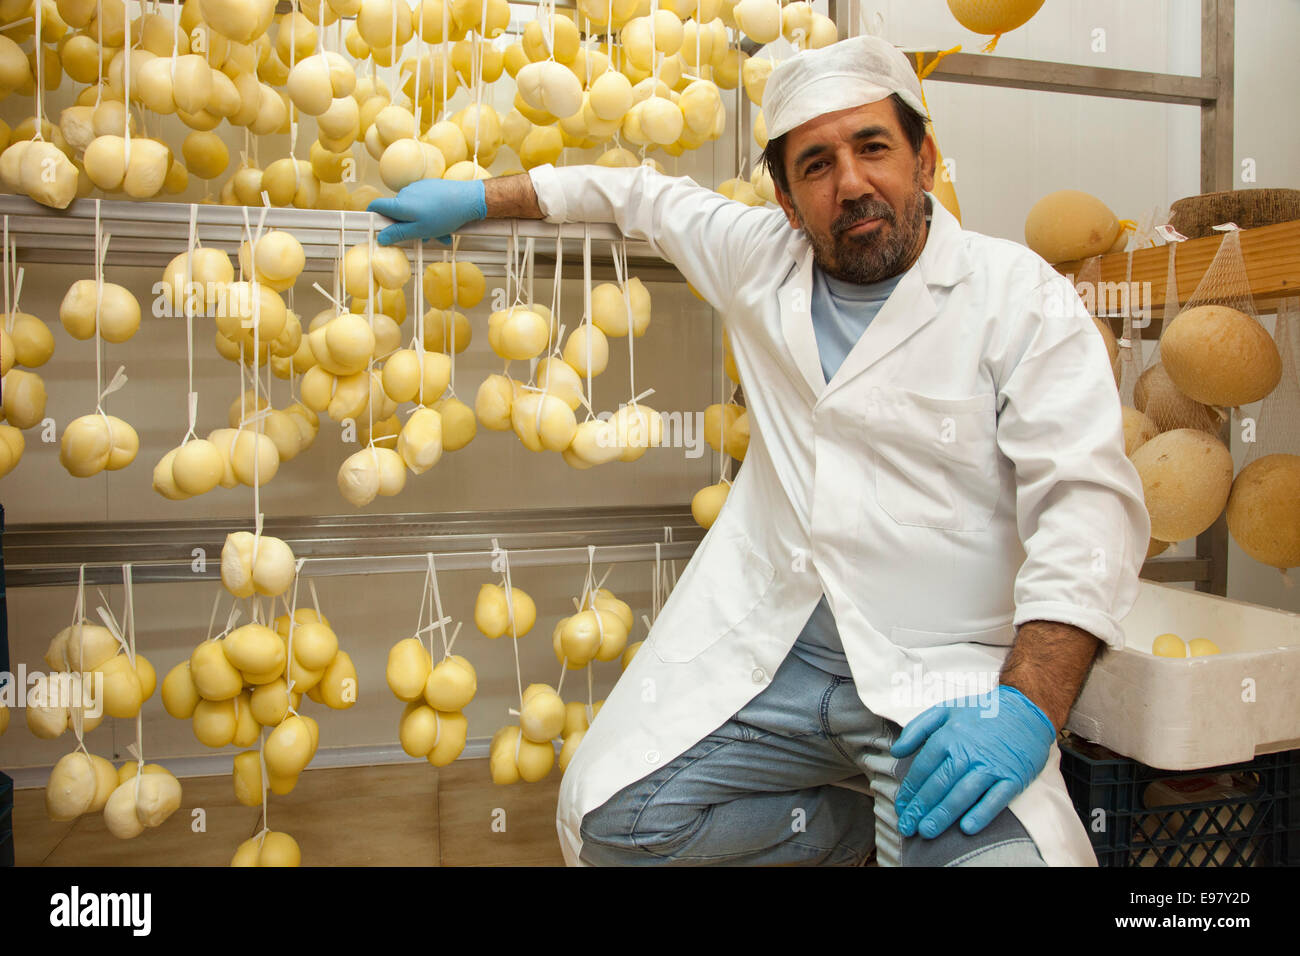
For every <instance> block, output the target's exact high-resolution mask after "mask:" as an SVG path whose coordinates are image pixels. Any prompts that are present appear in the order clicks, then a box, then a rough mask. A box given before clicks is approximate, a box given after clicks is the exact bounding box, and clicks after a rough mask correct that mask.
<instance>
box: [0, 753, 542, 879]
mask: <svg viewBox="0 0 1300 956" xmlns="http://www.w3.org/2000/svg"><path fill="white" fill-rule="evenodd" d="M181 786H182V790H183V793H184V795H183V798H182V801H181V809H179V810H177V811H176V812H175V813H174V814H172V816H171V817H170V818H168V820H167V821H166V822H165V823H164V824H163V825H162V826H160V827H158V828H157V829H154V830H146V831H145V832H144V833H142V834H141V835H140V836H138V837H136V838H135V839H133V840H118V839H117V838H115V837H113V836H112V835H111V834H110V833H109V832H108V830H107V829H106V828H105V826H104V820H103V817H102V815H101V814H89V815H87V816H84V817H81V818H79V819H77V820H75V821H72V822H70V823H53V822H51V821H50V819H49V817H48V816H47V815H46V812H45V791H44V790H39V789H36V790H19V791H17V792H15V794H14V847H15V856H16V862H17V863H18V865H19V866H39V865H48V866H106V865H113V866H225V865H226V864H228V863H229V862H230V858H231V856H233V855H234V852H235V849H236V847H238V846H239V844H240V843H241V842H242V841H243V840H245V839H247V838H248V837H249V836H252V834H253V833H254V832H256V830H257V828H258V819H259V817H260V814H261V810H260V809H259V808H256V807H245V806H243V805H241V804H240V803H238V802H237V801H236V800H235V795H234V788H233V786H232V784H231V779H230V776H229V775H222V776H219V777H187V778H185V779H183V780H181ZM559 789H560V776H559V774H558V773H556V772H553V773H552V775H551V777H550V778H548V779H547V780H544V781H542V782H540V783H534V784H527V783H517V784H514V785H512V786H509V787H499V786H497V785H495V784H493V783H492V780H491V777H490V776H489V773H488V767H487V760H485V759H483V760H457V761H456V762H454V763H453V764H451V765H450V766H447V767H442V768H440V769H439V768H434V767H431V766H429V764H427V763H425V762H423V761H421V762H415V761H412V762H411V763H410V764H390V765H385V766H378V767H348V768H339V769H330V770H308V771H306V772H304V773H303V775H302V776H301V777H300V778H299V780H298V785H297V786H296V787H295V788H294V790H293V792H292V793H290V794H288V795H286V796H283V797H277V796H275V795H271V796H270V797H269V800H270V805H269V814H270V825H271V828H272V829H274V830H283V831H285V832H287V833H289V834H290V835H292V836H293V838H294V839H295V840H297V841H298V845H299V846H300V847H301V848H302V862H303V865H304V866H437V865H443V866H503V865H505V866H563V865H564V858H563V856H562V855H561V854H560V845H559V841H558V838H557V837H556V834H555V807H556V801H557V799H558V796H559ZM196 811H201V812H196Z"/></svg>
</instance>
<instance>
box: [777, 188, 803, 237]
mask: <svg viewBox="0 0 1300 956" xmlns="http://www.w3.org/2000/svg"><path fill="white" fill-rule="evenodd" d="M772 191H773V192H775V193H776V202H777V205H779V206H780V207H781V209H782V210H783V211H784V212H785V218H786V221H788V222H789V223H790V228H791V229H802V228H803V224H802V223H801V222H799V216H798V214H797V213H796V212H795V211H794V201H793V200H791V199H790V197H789V196H787V195H786V194H785V193H784V192H783V191H782V190H781V187H780V186H778V185H777V184H776V180H772Z"/></svg>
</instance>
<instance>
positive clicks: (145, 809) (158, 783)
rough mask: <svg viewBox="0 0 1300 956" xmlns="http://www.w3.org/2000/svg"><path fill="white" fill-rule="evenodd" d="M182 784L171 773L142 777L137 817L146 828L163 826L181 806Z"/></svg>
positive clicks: (136, 808)
mask: <svg viewBox="0 0 1300 956" xmlns="http://www.w3.org/2000/svg"><path fill="white" fill-rule="evenodd" d="M181 796H182V793H181V783H180V781H179V780H177V779H176V778H175V777H174V776H173V775H172V774H171V773H169V772H167V771H166V770H164V771H163V772H162V773H146V774H144V775H142V776H141V777H140V788H139V791H138V792H137V793H136V797H135V815H136V817H137V819H139V821H140V822H141V823H142V824H143V825H144V826H146V827H156V826H161V825H162V823H163V822H164V821H165V820H166V819H167V818H168V817H170V816H171V815H172V814H173V813H175V812H176V810H177V809H178V808H179V807H180V805H181Z"/></svg>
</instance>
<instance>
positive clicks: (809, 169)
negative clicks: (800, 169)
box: [804, 159, 826, 173]
mask: <svg viewBox="0 0 1300 956" xmlns="http://www.w3.org/2000/svg"><path fill="white" fill-rule="evenodd" d="M825 164H826V160H824V159H819V160H817V161H816V162H815V163H813V164H812V165H811V166H808V167H806V168H805V169H804V173H812V172H816V171H817V167H818V166H824V165H825Z"/></svg>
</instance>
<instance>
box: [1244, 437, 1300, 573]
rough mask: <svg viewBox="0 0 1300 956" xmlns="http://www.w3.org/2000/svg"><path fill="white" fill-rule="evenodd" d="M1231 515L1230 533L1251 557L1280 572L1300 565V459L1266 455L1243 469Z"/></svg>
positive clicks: (1280, 455)
mask: <svg viewBox="0 0 1300 956" xmlns="http://www.w3.org/2000/svg"><path fill="white" fill-rule="evenodd" d="M1227 510H1228V532H1229V533H1230V534H1231V535H1232V538H1233V540H1234V541H1236V542H1237V544H1238V545H1240V546H1241V549H1242V550H1243V551H1245V552H1246V553H1247V554H1249V555H1250V556H1251V557H1252V558H1254V559H1255V560H1256V561H1259V562H1260V563H1262V564H1267V565H1270V566H1271V567H1275V568H1278V569H1279V570H1284V569H1286V568H1293V567H1296V566H1297V565H1300V455H1289V454H1274V455H1265V456H1264V457H1262V458H1257V459H1255V460H1254V461H1252V462H1251V463H1250V464H1249V465H1247V466H1246V467H1245V468H1243V469H1241V471H1240V472H1239V473H1238V475H1237V477H1236V478H1235V479H1234V480H1233V482H1232V491H1231V492H1230V494H1229V496H1228V509H1227Z"/></svg>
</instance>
